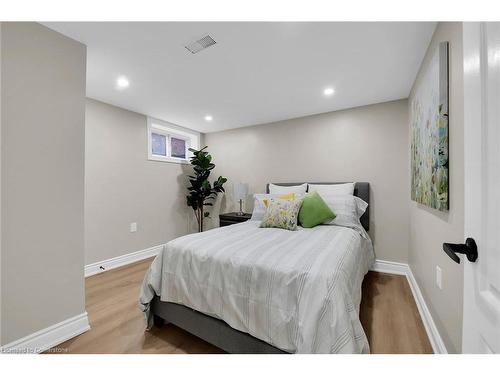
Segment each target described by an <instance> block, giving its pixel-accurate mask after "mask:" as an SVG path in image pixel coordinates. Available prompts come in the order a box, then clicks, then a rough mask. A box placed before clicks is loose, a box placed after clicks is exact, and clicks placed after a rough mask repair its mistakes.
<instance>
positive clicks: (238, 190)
mask: <svg viewBox="0 0 500 375" xmlns="http://www.w3.org/2000/svg"><path fill="white" fill-rule="evenodd" d="M247 194H248V184H242V183H240V182H239V183H236V184H234V198H235V199H236V200H237V201H239V202H240V212H238V213H237V214H238V215H239V216H243V215H244V214H245V213H244V212H243V200H244V199H246V197H247Z"/></svg>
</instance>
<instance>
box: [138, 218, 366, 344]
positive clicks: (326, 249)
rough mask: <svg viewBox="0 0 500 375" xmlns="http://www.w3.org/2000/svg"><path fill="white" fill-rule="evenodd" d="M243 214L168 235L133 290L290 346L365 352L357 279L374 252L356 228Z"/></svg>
mask: <svg viewBox="0 0 500 375" xmlns="http://www.w3.org/2000/svg"><path fill="white" fill-rule="evenodd" d="M258 224H259V222H257V221H248V222H246V223H241V224H235V225H231V226H227V227H223V228H217V229H213V230H210V231H207V232H203V233H196V234H191V235H187V236H183V237H180V238H177V239H175V240H172V241H170V242H169V243H167V245H166V246H165V247H164V249H163V251H162V252H161V253H160V254H159V255H158V256H157V257H156V259H155V260H154V262H153V263H152V265H151V267H150V269H149V270H148V272H147V274H146V276H145V278H144V283H143V287H142V290H141V295H140V306H141V309H142V310H143V311H144V312H145V313H146V316H147V318H148V323H149V324H150V323H151V317H150V316H149V315H150V314H149V303H150V301H151V300H152V298H153V297H154V295H155V294H156V295H159V296H160V299H161V300H162V301H168V302H175V303H179V304H182V305H185V306H188V307H191V308H193V309H195V310H198V311H200V312H203V313H205V314H207V315H211V316H214V317H216V318H219V319H222V320H224V321H225V322H226V323H228V324H229V325H230V326H231V327H233V328H235V329H237V330H240V331H243V332H247V333H249V334H250V335H252V336H254V337H257V338H259V339H261V340H263V341H266V342H268V343H269V344H271V345H274V346H276V347H278V348H280V349H282V350H284V351H287V352H290V353H366V352H368V351H369V347H368V341H367V339H366V336H365V333H364V331H363V328H362V326H361V322H360V320H359V305H360V301H361V283H362V281H363V277H364V275H365V274H366V273H367V272H368V269H369V267H370V266H371V264H372V262H373V260H374V255H373V248H372V244H371V241H370V239H369V237H368V236H367V235H366V232H364V231H356V230H353V229H350V228H345V227H340V226H335V225H320V226H317V227H315V228H312V229H302V228H299V230H297V231H287V230H283V229H270V228H266V229H264V228H259V227H258Z"/></svg>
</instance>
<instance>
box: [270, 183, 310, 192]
mask: <svg viewBox="0 0 500 375" xmlns="http://www.w3.org/2000/svg"><path fill="white" fill-rule="evenodd" d="M306 190H307V184H302V185H294V186H279V185H275V184H269V194H288V193H295V194H305V193H306Z"/></svg>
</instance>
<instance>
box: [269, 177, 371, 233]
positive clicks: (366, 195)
mask: <svg viewBox="0 0 500 375" xmlns="http://www.w3.org/2000/svg"><path fill="white" fill-rule="evenodd" d="M303 183H304V182H273V184H274V185H280V186H294V185H302V184H303ZM309 183H310V184H321V185H336V184H345V182H309ZM266 193H269V184H267V185H266ZM354 195H355V196H356V197H360V198H361V199H363V200H364V201H365V202H366V203H368V207H367V208H366V211H365V213H364V214H363V216H361V218H360V219H359V221H360V222H361V225H362V226H363V228H365V230H366V231H368V230H369V229H370V183H369V182H356V183H355V185H354Z"/></svg>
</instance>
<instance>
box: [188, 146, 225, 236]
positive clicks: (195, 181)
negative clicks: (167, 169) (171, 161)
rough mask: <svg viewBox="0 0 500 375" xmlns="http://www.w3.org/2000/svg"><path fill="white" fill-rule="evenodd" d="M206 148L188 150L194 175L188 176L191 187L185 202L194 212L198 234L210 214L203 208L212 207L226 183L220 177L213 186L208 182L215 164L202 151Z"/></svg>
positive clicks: (207, 154)
mask: <svg viewBox="0 0 500 375" xmlns="http://www.w3.org/2000/svg"><path fill="white" fill-rule="evenodd" d="M206 148H207V146H205V147H203V148H202V149H201V150H195V149H192V148H190V149H189V151H191V152H192V153H193V156H191V158H190V160H189V162H190V163H191V165H192V166H193V170H194V175H193V176H189V182H190V184H191V186H189V187H188V190H189V194H188V195H187V196H186V200H187V205H188V206H189V207H191V208H192V209H193V210H194V214H195V216H196V220H197V222H198V232H203V219H204V218H206V217H209V216H210V213H209V212H206V211H205V206H213V200H214V199H215V198H216V197H217V194H218V193H221V192H224V191H225V190H224V186H223V185H224V183H225V182H226V181H227V178H225V177H222V176H219V178H218V179H217V180H215V181H214V183H213V185H212V184H211V183H210V181H208V178H209V176H210V172H211V171H212V169H214V168H215V164H214V163H212V155H210V154H209V153H208V152H207V151H204V150H205V149H206Z"/></svg>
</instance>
